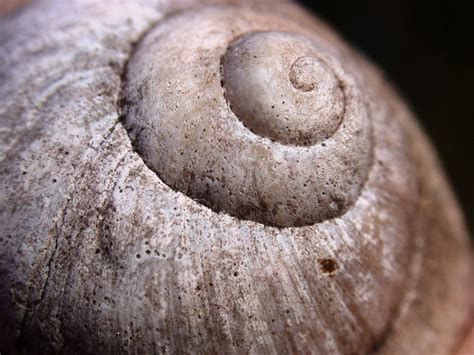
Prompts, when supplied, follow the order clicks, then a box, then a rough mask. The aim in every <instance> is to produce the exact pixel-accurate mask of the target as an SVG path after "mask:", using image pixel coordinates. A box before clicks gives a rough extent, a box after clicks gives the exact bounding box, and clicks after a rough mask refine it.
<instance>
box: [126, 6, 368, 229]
mask: <svg viewBox="0 0 474 355" xmlns="http://www.w3.org/2000/svg"><path fill="white" fill-rule="evenodd" d="M235 12H236V11H235V10H233V11H230V10H228V9H227V10H226V9H212V10H209V9H207V10H204V11H202V12H201V13H200V14H199V16H198V15H196V14H193V15H192V16H190V15H189V14H184V15H183V14H181V15H177V16H175V17H172V18H169V19H168V20H166V21H165V22H164V23H161V24H159V25H158V26H157V27H156V28H155V29H154V30H152V31H150V33H148V34H147V36H146V37H145V39H144V40H143V42H142V43H141V44H140V45H139V46H138V49H137V51H136V52H135V55H134V57H133V58H132V60H131V61H130V63H129V67H128V76H127V79H128V80H127V86H126V88H125V98H126V100H125V101H126V102H127V104H128V106H127V107H126V109H125V111H126V112H127V115H126V119H125V125H126V127H127V128H128V129H129V132H131V136H132V139H133V141H134V143H135V146H136V147H137V150H138V152H139V153H140V154H141V155H142V157H143V158H144V160H145V162H146V163H147V164H148V166H149V167H150V168H151V169H152V170H154V171H155V172H156V173H157V174H158V175H159V176H160V178H162V179H163V180H164V181H165V182H166V183H167V184H168V185H169V186H171V187H173V188H175V189H177V190H179V191H181V192H183V193H185V194H187V195H188V196H190V197H192V198H194V199H196V200H198V201H200V202H202V203H203V204H205V205H207V206H209V207H211V208H212V209H213V210H215V211H218V212H220V211H224V212H227V213H229V214H230V215H233V216H236V217H238V218H240V219H249V220H254V221H257V222H260V223H263V224H266V225H272V226H278V227H291V226H303V225H310V224H314V223H316V222H321V221H323V220H326V219H330V218H333V217H337V216H340V215H341V214H343V213H344V212H346V211H347V210H348V208H350V206H352V205H353V203H354V202H355V201H356V199H357V197H358V195H359V194H360V190H361V188H362V187H363V185H364V182H365V181H366V179H367V175H368V172H369V170H370V164H371V157H372V137H371V123H370V113H369V112H368V109H367V105H366V102H365V99H364V96H363V93H362V92H361V91H360V89H359V87H358V85H357V83H356V81H355V80H354V78H352V77H351V75H350V74H349V73H348V72H347V71H346V70H345V69H344V67H343V65H341V63H339V62H338V60H337V59H336V58H335V57H334V56H332V55H331V53H330V52H329V51H328V50H325V49H324V46H323V44H322V43H318V40H317V38H313V39H310V38H307V37H305V36H303V35H301V34H299V33H298V28H297V27H294V28H292V27H290V26H288V25H287V24H284V23H274V24H271V25H269V24H268V19H265V21H263V20H261V19H260V21H259V17H258V16H255V15H254V17H255V21H253V22H250V21H249V20H248V19H246V16H245V11H244V10H241V11H240V12H241V14H237V16H236V14H235ZM231 13H232V21H228V20H229V16H230V15H231ZM240 15H242V16H240ZM226 21H227V23H228V24H229V25H227V26H226V27H222V28H225V30H224V31H222V30H221V29H220V30H219V31H216V27H218V26H222V24H223V23H225V22H226ZM275 21H276V22H278V21H277V20H276V19H275ZM275 28H277V29H278V30H274V29H275ZM281 29H283V31H282V30H281ZM299 31H300V32H301V30H299ZM161 83H166V84H165V85H162V84H161ZM160 84H161V85H160Z"/></svg>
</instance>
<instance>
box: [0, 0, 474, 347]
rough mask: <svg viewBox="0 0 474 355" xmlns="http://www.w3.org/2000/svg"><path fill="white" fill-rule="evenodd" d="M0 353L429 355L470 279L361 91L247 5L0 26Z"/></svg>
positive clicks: (116, 7)
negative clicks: (366, 354) (371, 353)
mask: <svg viewBox="0 0 474 355" xmlns="http://www.w3.org/2000/svg"><path fill="white" fill-rule="evenodd" d="M0 78H1V79H2V80H1V81H0V125H1V129H0V161H1V165H0V181H1V182H2V183H1V184H0V216H1V217H0V246H1V247H0V280H1V282H0V352H2V353H3V352H6V353H9V352H13V353H15V352H39V353H51V352H53V353H54V352H60V353H71V352H72V353H74V352H80V353H101V352H102V353H158V352H170V353H255V354H260V353H316V354H364V353H368V352H374V353H377V354H403V353H405V354H451V353H453V352H454V351H456V350H457V349H458V347H459V346H460V345H459V344H460V342H461V340H462V337H463V336H464V334H466V332H467V329H468V326H469V323H470V320H471V315H472V313H471V309H472V308H471V306H472V305H471V301H472V259H471V250H470V246H469V242H468V235H467V232H466V229H465V226H464V222H463V220H462V216H461V213H460V211H459V208H458V206H457V203H456V201H455V199H454V197H453V195H452V193H451V191H450V189H449V186H448V184H447V182H446V179H445V177H444V175H443V173H442V170H441V168H440V166H439V163H438V162H437V160H436V156H435V155H434V153H433V150H432V148H431V147H430V145H429V143H428V142H427V139H426V137H425V136H424V134H423V133H422V132H421V131H420V129H419V127H418V125H417V124H416V122H415V121H414V118H413V115H412V114H411V113H410V111H409V110H408V109H407V107H406V106H405V104H404V103H403V102H402V101H401V100H400V98H399V97H398V96H397V94H396V93H394V91H393V89H392V88H391V87H390V85H389V84H388V83H387V82H386V81H385V79H384V78H383V75H382V74H381V73H380V72H378V71H377V70H376V69H375V68H374V67H373V66H372V65H371V64H370V63H368V61H367V60H366V59H364V58H362V57H361V56H360V55H359V54H357V53H356V52H354V51H353V50H352V49H350V48H349V47H348V46H347V45H346V44H345V43H344V42H343V41H342V40H341V39H340V38H339V37H338V36H337V35H336V34H335V33H334V32H332V31H331V30H330V29H329V28H328V27H327V26H326V25H325V24H323V23H322V22H321V21H320V20H318V19H316V18H314V17H312V16H311V15H309V14H307V13H305V12H304V11H303V10H302V9H301V8H299V7H298V6H297V5H295V4H290V3H285V2H269V1H249V2H237V1H176V2H175V1H166V0H162V1H157V2H150V1H146V0H143V1H128V2H111V3H109V2H94V1H86V0H83V1H81V0H74V1H56V2H55V1H35V2H33V3H31V4H28V5H26V6H24V8H23V9H21V11H18V12H14V13H11V14H10V15H8V16H5V17H4V18H2V19H1V22H0Z"/></svg>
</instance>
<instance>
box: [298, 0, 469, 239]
mask: <svg viewBox="0 0 474 355" xmlns="http://www.w3.org/2000/svg"><path fill="white" fill-rule="evenodd" d="M299 2H300V3H301V4H303V5H304V6H305V7H306V8H308V9H309V10H310V11H311V12H313V13H315V14H316V15H318V16H319V17H321V18H322V19H323V20H325V21H326V22H327V23H328V24H329V25H331V26H332V27H333V28H334V29H335V30H336V31H338V32H339V33H340V34H341V35H342V37H344V38H345V39H346V40H347V41H348V42H349V43H351V44H352V45H353V46H354V47H356V48H358V49H359V50H360V51H361V52H363V53H364V54H365V55H366V56H367V57H369V58H370V59H371V60H372V61H373V62H375V63H376V64H377V65H378V66H379V67H381V68H382V69H383V70H384V71H385V72H386V74H387V76H388V77H389V78H390V79H391V81H392V83H393V84H394V85H395V86H397V87H398V89H399V91H401V92H402V93H403V95H404V96H405V99H406V100H407V101H408V104H409V105H410V106H411V108H412V110H413V111H414V112H415V114H416V115H417V116H418V118H419V120H420V121H421V124H422V125H423V127H424V129H425V131H426V132H427V133H428V135H429V136H430V137H431V139H432V141H433V142H434V144H435V146H436V149H437V150H438V153H439V155H440V156H441V160H442V161H443V163H444V166H445V170H446V172H447V174H448V177H449V178H450V180H451V184H452V186H453V188H454V190H455V192H456V195H457V197H458V199H459V201H460V202H461V204H462V207H463V209H464V214H465V216H466V219H467V222H468V226H469V228H470V231H471V236H473V233H472V232H473V231H474V186H473V184H474V159H473V156H474V154H473V153H474V136H473V133H474V124H473V118H474V117H473V110H474V109H473V105H474V95H473V94H474V90H473V88H474V13H473V11H471V10H469V9H468V8H469V7H468V6H467V5H464V4H463V3H462V2H455V1H451V2H436V1H408V0H386V1H375V0H372V1H371V0H366V1H363V0H362V1H361V0H359V1H339V2H338V1H304V0H301V1H299Z"/></svg>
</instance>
